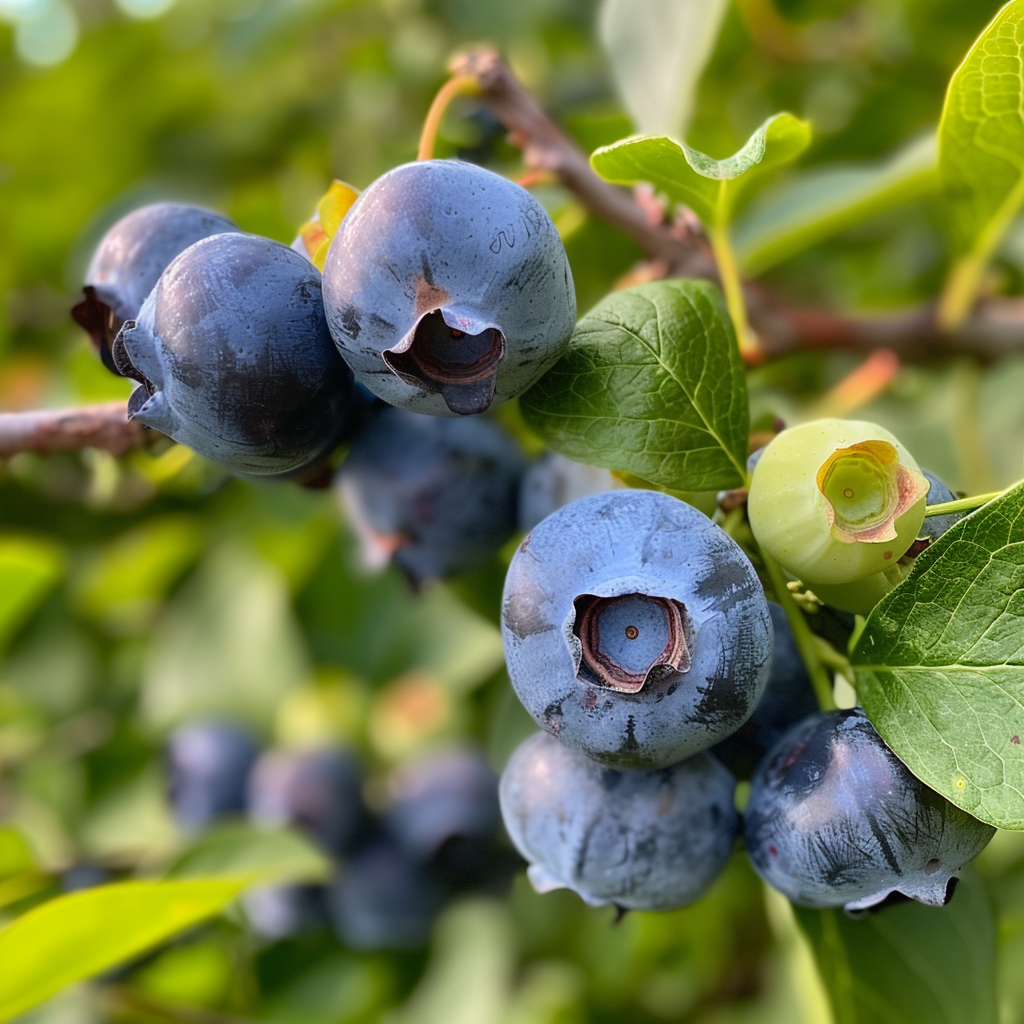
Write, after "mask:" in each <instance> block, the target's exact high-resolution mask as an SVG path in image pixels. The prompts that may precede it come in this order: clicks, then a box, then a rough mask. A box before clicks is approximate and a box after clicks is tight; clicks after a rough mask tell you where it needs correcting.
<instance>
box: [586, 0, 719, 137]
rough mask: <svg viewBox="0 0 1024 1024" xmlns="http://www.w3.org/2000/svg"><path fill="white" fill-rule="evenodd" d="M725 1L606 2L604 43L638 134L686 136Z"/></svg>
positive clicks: (602, 24)
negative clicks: (699, 84)
mask: <svg viewBox="0 0 1024 1024" xmlns="http://www.w3.org/2000/svg"><path fill="white" fill-rule="evenodd" d="M727 7H728V4H727V3H726V0H603V2H602V4H601V7H600V10H599V12H598V33H599V35H600V39H601V45H602V46H603V47H604V48H605V51H606V52H607V53H608V56H609V57H610V58H611V62H612V70H613V72H614V74H615V84H616V85H617V86H618V89H619V94H620V95H621V96H622V101H623V103H624V104H625V106H626V109H627V110H628V111H629V114H630V117H631V118H632V120H633V124H634V125H635V126H636V129H637V131H640V132H644V133H645V134H657V133H662V132H663V133H664V134H666V135H682V134H683V133H684V132H685V130H686V127H687V124H688V123H689V119H690V113H691V111H692V109H693V101H694V94H695V92H696V88H697V81H698V79H699V78H700V74H701V72H702V71H703V70H704V65H705V64H706V63H707V60H708V57H709V56H710V55H711V51H712V49H713V48H714V45H715V40H716V39H717V37H718V30H719V28H720V27H721V24H722V18H723V16H724V15H725V11H726V8H727Z"/></svg>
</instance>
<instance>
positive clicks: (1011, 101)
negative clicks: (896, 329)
mask: <svg viewBox="0 0 1024 1024" xmlns="http://www.w3.org/2000/svg"><path fill="white" fill-rule="evenodd" d="M1022 27H1024V0H1013V2H1012V3H1008V4H1007V5H1006V6H1005V7H1003V9H1002V10H1001V11H999V13H998V14H997V15H996V16H995V17H994V18H993V19H992V21H991V22H990V23H989V25H988V26H987V27H986V28H985V30H984V31H983V32H982V33H981V35H980V36H979V37H978V38H977V40H976V41H975V43H974V45H973V46H972V47H971V49H970V51H969V52H968V54H967V56H966V57H965V58H964V61H963V63H962V64H961V65H960V67H959V68H957V70H956V72H955V73H954V75H953V77H952V79H951V80H950V83H949V90H948V91H947V93H946V103H945V106H944V107H943V111H942V119H941V121H940V123H939V175H940V178H941V180H942V185H943V189H944V191H945V194H946V198H947V200H948V205H949V213H950V218H949V220H950V227H951V229H952V232H953V237H954V240H955V244H956V246H957V252H958V254H959V255H960V256H961V259H960V261H959V262H958V264H957V265H956V266H955V267H954V269H953V273H952V276H951V278H950V281H949V283H948V284H947V287H946V291H945V293H944V294H943V299H942V305H941V307H940V319H941V320H942V322H943V323H944V324H945V325H946V326H949V327H952V326H956V324H958V323H959V322H960V321H961V320H962V318H963V317H964V316H965V315H966V313H967V311H968V310H969V308H970V305H971V303H972V302H973V300H974V297H975V295H976V294H977V288H978V283H979V281H980V278H981V274H982V271H983V270H984V266H985V264H986V263H987V261H988V259H989V257H990V256H991V255H992V253H993V251H994V250H995V247H996V246H997V245H998V243H999V240H1000V239H1001V238H1002V237H1003V234H1004V233H1005V231H1006V229H1007V228H1008V227H1009V226H1010V222H1011V221H1012V220H1013V218H1014V217H1015V216H1016V214H1017V211H1018V210H1019V209H1020V208H1021V204H1022V203H1024V110H1022V108H1021V104H1020V95H1021V91H1022V90H1024V66H1022V62H1021V56H1022V42H1021V32H1022Z"/></svg>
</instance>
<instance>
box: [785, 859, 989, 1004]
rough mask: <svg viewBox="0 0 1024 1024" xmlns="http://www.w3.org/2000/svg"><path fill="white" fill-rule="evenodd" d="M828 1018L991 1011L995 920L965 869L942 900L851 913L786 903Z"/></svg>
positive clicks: (981, 891)
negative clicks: (824, 996) (812, 963)
mask: <svg viewBox="0 0 1024 1024" xmlns="http://www.w3.org/2000/svg"><path fill="white" fill-rule="evenodd" d="M794 910H795V912H796V918H797V922H798V923H799V925H800V928H801V930H802V931H803V933H804V934H805V935H806V936H807V939H808V941H809V944H810V946H811V949H812V951H813V953H814V956H815V959H816V961H817V963H818V969H819V971H820V973H821V977H822V981H823V982H824V984H825V988H826V991H827V992H828V995H829V1001H830V1002H831V1004H832V1012H833V1014H834V1019H835V1024H918V1022H920V1024H967V1022H976V1024H982V1022H986V1024H987V1022H992V1021H995V1020H997V1019H998V1016H999V1015H998V1013H997V1012H996V984H995V962H996V956H995V945H996V943H995V938H996V936H995V921H994V919H993V916H992V909H991V907H990V905H989V901H988V896H987V894H986V892H985V889H984V886H983V885H982V884H981V881H980V880H979V879H978V878H977V876H976V875H974V874H973V873H972V872H965V874H964V877H963V879H962V880H961V883H960V885H959V886H958V887H957V891H956V895H955V896H954V898H953V900H952V901H951V902H950V903H949V904H947V905H946V906H945V907H926V906H924V905H923V904H920V903H914V902H910V903H904V904H901V905H900V906H895V907H887V908H886V909H885V910H884V911H882V912H881V913H878V914H868V915H866V916H864V917H862V918H858V919H856V920H854V919H852V918H850V917H848V916H847V915H846V914H844V913H843V911H841V910H807V909H804V908H800V907H796V908H794Z"/></svg>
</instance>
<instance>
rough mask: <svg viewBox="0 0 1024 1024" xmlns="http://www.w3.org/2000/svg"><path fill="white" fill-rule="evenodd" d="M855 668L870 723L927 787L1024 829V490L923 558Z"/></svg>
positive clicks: (888, 602) (985, 817)
mask: <svg viewBox="0 0 1024 1024" xmlns="http://www.w3.org/2000/svg"><path fill="white" fill-rule="evenodd" d="M853 663H854V672H855V676H856V686H857V694H858V696H859V698H860V700H861V703H862V704H863V705H864V710H865V711H866V712H867V714H868V717H869V718H870V719H871V721H872V722H873V723H874V726H875V728H876V729H877V730H878V732H879V733H880V734H881V736H882V738H883V739H884V740H885V742H886V743H888V744H889V746H890V747H892V749H893V750H894V751H895V752H896V754H897V755H898V756H899V757H900V759H901V760H902V761H903V762H904V763H905V764H906V765H907V767H908V768H910V770H911V771H912V772H913V773H914V774H915V775H916V776H917V777H918V778H919V779H921V781H922V782H924V783H926V784H927V785H929V786H931V787H932V789H935V790H937V791H938V792H939V793H941V794H942V795H943V796H944V797H946V798H947V799H948V800H950V801H952V802H953V803H954V804H956V805H957V806H959V807H962V808H963V809H964V810H966V811H969V812H970V813H971V814H973V815H974V816H975V817H977V818H980V819H981V820H982V821H987V822H989V824H992V825H995V826H997V827H998V828H1011V829H1024V484H1021V485H1018V486H1017V487H1015V488H1014V489H1013V490H1011V491H1008V492H1007V493H1006V494H1004V495H1002V496H1001V497H999V498H997V499H996V500H995V501H992V502H990V503H989V504H988V505H986V506H984V507H983V508H981V509H979V510H978V511H976V512H974V513H972V514H971V515H969V516H968V517H967V518H965V519H962V520H961V521H960V522H959V523H957V524H956V525H955V526H953V527H952V528H951V529H950V530H949V531H947V532H946V533H945V534H943V535H942V537H940V538H939V540H938V541H936V542H935V543H934V544H933V545H932V546H931V547H929V548H928V549H927V550H926V551H925V552H924V553H923V554H921V555H920V556H919V557H918V559H917V562H916V565H915V567H914V570H913V572H912V573H911V575H910V577H909V579H907V580H906V581H904V582H903V583H902V584H901V585H900V586H899V587H897V588H896V589H895V590H894V591H893V592H892V593H891V594H890V595H888V596H887V597H885V598H883V599H882V600H881V601H880V602H879V604H878V605H877V606H876V607H875V609H874V611H872V613H871V616H870V617H869V618H868V621H867V624H866V626H865V628H864V632H863V633H862V635H861V637H860V640H859V641H858V643H857V646H856V649H855V650H854V652H853Z"/></svg>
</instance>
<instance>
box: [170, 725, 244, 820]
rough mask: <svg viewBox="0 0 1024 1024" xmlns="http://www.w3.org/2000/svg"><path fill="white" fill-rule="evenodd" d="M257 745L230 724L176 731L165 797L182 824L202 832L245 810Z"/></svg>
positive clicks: (171, 750) (172, 742) (172, 743)
mask: <svg viewBox="0 0 1024 1024" xmlns="http://www.w3.org/2000/svg"><path fill="white" fill-rule="evenodd" d="M258 755H259V748H258V747H257V745H256V741H255V740H254V739H253V738H252V737H251V736H250V735H249V734H248V733H247V732H244V731H243V730H241V729H239V728H238V727H237V726H235V725H232V724H231V723H229V722H217V721H205V722H193V723H191V724H189V725H184V726H182V727H181V728H179V729H176V730H175V731H174V732H173V733H172V734H171V735H170V737H169V738H168V740H167V745H166V748H165V754H164V759H165V766H166V773H167V796H168V800H169V801H170V804H171V809H172V811H173V812H174V817H175V819H176V820H177V822H178V824H179V826H180V827H181V828H182V829H183V830H185V831H186V832H198V831H201V830H202V829H204V828H206V827H207V826H208V825H210V824H211V823H212V822H214V821H215V820H216V819H217V818H220V817H223V816H225V815H232V814H241V813H242V811H244V810H245V800H246V785H247V782H248V778H249V772H250V771H251V770H252V766H253V764H255V762H256V758H257V757H258Z"/></svg>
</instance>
